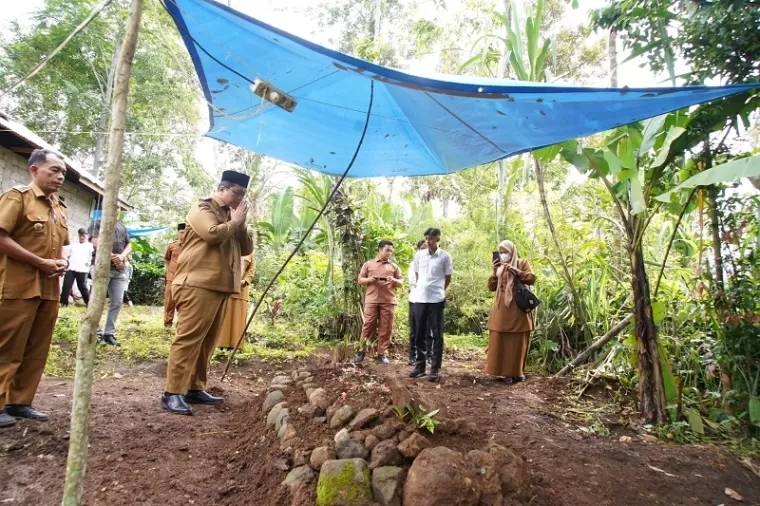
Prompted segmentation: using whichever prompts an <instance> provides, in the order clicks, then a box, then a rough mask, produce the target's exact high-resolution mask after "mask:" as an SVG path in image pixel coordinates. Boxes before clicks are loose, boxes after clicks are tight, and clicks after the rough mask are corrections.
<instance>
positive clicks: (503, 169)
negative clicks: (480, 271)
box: [496, 0, 511, 242]
mask: <svg viewBox="0 0 760 506" xmlns="http://www.w3.org/2000/svg"><path fill="white" fill-rule="evenodd" d="M502 4H503V7H504V14H505V15H506V16H507V19H509V17H510V14H511V11H510V10H509V0H502ZM505 28H506V27H505ZM507 63H508V56H507V46H506V44H505V45H504V51H503V52H502V53H501V57H500V58H499V68H498V70H497V71H496V78H497V79H503V78H504V77H506V73H507ZM506 182H507V161H506V160H499V190H498V192H499V194H498V195H497V197H496V242H499V241H501V240H502V239H503V238H504V236H503V235H502V233H503V231H502V228H503V226H504V222H505V221H506V215H507V205H506V197H505V195H504V194H505V193H506Z"/></svg>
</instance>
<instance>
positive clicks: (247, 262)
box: [217, 253, 256, 351]
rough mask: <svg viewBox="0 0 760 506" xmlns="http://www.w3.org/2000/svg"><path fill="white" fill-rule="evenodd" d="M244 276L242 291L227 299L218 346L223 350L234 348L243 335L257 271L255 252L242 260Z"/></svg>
mask: <svg viewBox="0 0 760 506" xmlns="http://www.w3.org/2000/svg"><path fill="white" fill-rule="evenodd" d="M241 262H242V265H243V268H242V269H241V270H242V273H243V278H242V279H241V280H240V292H239V293H233V294H232V295H230V300H229V301H227V310H226V312H225V314H224V323H223V324H222V332H221V335H220V336H219V342H218V343H217V346H218V347H219V348H220V349H222V350H227V351H230V350H232V349H233V348H234V347H235V345H236V344H237V342H238V339H240V336H241V335H243V330H244V329H245V318H246V316H248V295H249V292H250V288H249V287H250V286H251V283H253V276H254V274H255V273H256V261H255V260H254V258H253V253H251V254H250V255H246V256H244V257H243V258H242V260H241Z"/></svg>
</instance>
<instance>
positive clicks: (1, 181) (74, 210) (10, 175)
mask: <svg viewBox="0 0 760 506" xmlns="http://www.w3.org/2000/svg"><path fill="white" fill-rule="evenodd" d="M30 180H31V178H30V176H29V169H28V168H27V162H26V159H24V158H23V157H21V156H19V155H17V154H16V153H14V152H12V151H9V150H7V149H5V148H3V147H0V193H3V192H5V191H6V190H10V189H11V188H13V187H14V186H17V185H24V184H29V181H30ZM58 195H59V196H61V197H63V198H64V199H65V200H66V208H67V210H68V214H69V233H70V235H71V237H70V238H69V239H70V240H72V241H75V240H76V233H77V230H79V229H80V228H85V229H86V228H87V227H88V226H89V225H90V209H91V207H92V202H93V200H94V199H95V195H94V194H92V193H90V192H88V191H87V190H84V189H83V188H81V187H79V186H77V185H75V184H73V183H71V182H69V181H66V182H64V183H63V186H62V187H61V190H60V191H59V192H58Z"/></svg>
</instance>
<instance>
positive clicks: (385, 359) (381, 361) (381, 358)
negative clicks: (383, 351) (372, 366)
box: [375, 355, 390, 365]
mask: <svg viewBox="0 0 760 506" xmlns="http://www.w3.org/2000/svg"><path fill="white" fill-rule="evenodd" d="M375 360H377V363H378V364H383V365H388V364H389V363H390V362H388V357H386V356H385V355H378V356H377V358H376V359H375Z"/></svg>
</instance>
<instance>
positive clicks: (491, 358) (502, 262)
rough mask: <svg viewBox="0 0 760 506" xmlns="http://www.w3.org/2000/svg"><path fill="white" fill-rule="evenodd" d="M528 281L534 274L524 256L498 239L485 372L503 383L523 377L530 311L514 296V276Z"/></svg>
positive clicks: (532, 323) (531, 322)
mask: <svg viewBox="0 0 760 506" xmlns="http://www.w3.org/2000/svg"><path fill="white" fill-rule="evenodd" d="M516 279H520V280H521V281H522V282H523V284H526V285H532V284H533V283H535V282H536V275H535V274H533V271H532V270H531V268H530V265H529V264H528V262H527V260H522V259H520V258H518V256H517V247H515V245H514V243H513V242H512V241H502V242H501V243H499V259H498V260H495V261H494V263H493V273H492V274H491V277H490V278H488V289H489V290H491V291H492V292H496V298H495V299H494V302H493V307H492V308H491V314H490V316H489V317H488V331H489V332H488V357H487V359H486V369H485V372H486V374H490V375H492V376H500V377H503V378H504V381H505V382H506V383H507V384H512V383H519V382H521V381H525V375H524V370H525V363H526V361H527V359H528V350H529V349H530V333H531V332H532V331H533V329H534V328H535V321H534V320H535V316H534V314H533V313H525V312H524V311H522V310H521V309H520V308H519V307H517V303H516V302H515V300H514V294H515V280H516Z"/></svg>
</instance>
